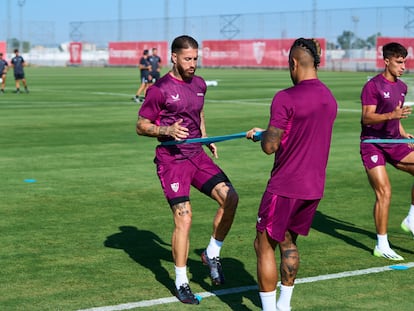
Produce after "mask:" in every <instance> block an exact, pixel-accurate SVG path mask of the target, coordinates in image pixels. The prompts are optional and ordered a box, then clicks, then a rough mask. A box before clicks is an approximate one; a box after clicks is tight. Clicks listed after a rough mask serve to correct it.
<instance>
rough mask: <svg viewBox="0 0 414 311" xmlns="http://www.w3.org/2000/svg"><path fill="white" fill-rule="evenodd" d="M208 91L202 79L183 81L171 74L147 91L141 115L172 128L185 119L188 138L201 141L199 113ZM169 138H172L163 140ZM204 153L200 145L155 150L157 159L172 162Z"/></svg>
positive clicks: (139, 113) (163, 147)
mask: <svg viewBox="0 0 414 311" xmlns="http://www.w3.org/2000/svg"><path fill="white" fill-rule="evenodd" d="M206 91H207V86H206V83H205V81H204V80H203V78H201V77H199V76H194V77H193V78H192V79H191V80H189V81H181V80H178V79H176V78H174V77H173V76H172V75H171V74H169V73H168V74H166V75H164V76H163V77H162V78H161V79H159V80H158V81H157V82H156V83H155V84H154V85H152V86H151V87H150V88H149V89H148V91H147V93H146V96H145V100H144V102H143V104H142V106H141V108H140V110H139V112H138V115H139V116H141V117H144V118H146V119H149V120H150V121H152V122H154V123H155V124H157V125H159V126H169V125H172V124H174V123H175V122H177V121H178V120H179V119H183V122H182V123H181V125H182V126H184V127H186V128H188V130H189V136H188V137H187V138H188V139H190V138H199V137H201V130H200V123H201V118H200V113H201V111H202V110H203V106H204V96H205V94H206ZM168 139H172V138H165V139H164V140H168ZM159 140H160V141H161V139H159ZM201 151H203V148H202V145H201V144H200V143H194V144H179V145H174V146H161V145H160V146H157V149H156V160H157V161H160V162H169V161H172V160H175V159H186V158H190V157H192V156H193V155H195V154H197V153H199V152H201Z"/></svg>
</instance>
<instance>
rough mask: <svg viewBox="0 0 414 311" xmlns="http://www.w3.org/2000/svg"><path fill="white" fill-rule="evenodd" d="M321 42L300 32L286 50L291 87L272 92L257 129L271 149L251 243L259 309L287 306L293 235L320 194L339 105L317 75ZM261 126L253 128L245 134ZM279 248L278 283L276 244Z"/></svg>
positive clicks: (304, 226) (302, 228)
mask: <svg viewBox="0 0 414 311" xmlns="http://www.w3.org/2000/svg"><path fill="white" fill-rule="evenodd" d="M320 51H321V50H320V46H319V42H318V41H317V40H315V39H304V38H299V39H297V40H295V41H294V43H293V45H292V47H291V49H290V53H289V69H290V76H291V80H292V82H293V84H294V86H293V87H290V88H287V89H284V90H281V91H279V92H278V93H276V95H275V96H274V98H273V101H272V104H271V108H270V120H269V123H268V127H267V129H266V130H265V131H264V132H263V133H262V139H261V147H262V150H263V152H264V153H266V154H269V155H270V154H274V155H275V159H274V165H273V168H272V172H271V177H270V179H269V181H268V183H267V187H266V190H265V192H264V194H263V196H262V200H261V203H260V207H259V211H258V216H257V223H256V239H255V241H254V248H255V251H256V257H257V279H258V283H259V295H260V299H261V302H262V308H263V311H275V310H278V311H285V310H286V311H287V310H290V309H291V307H290V302H291V297H292V293H293V288H294V283H295V279H296V275H297V272H298V269H299V250H298V247H297V245H296V240H297V238H298V235H308V233H309V230H310V227H311V224H312V220H313V217H314V215H315V212H316V209H317V207H318V204H319V202H320V200H321V198H322V196H323V192H324V187H325V178H326V166H327V162H328V155H329V150H330V145H331V137H332V128H333V124H334V120H335V118H336V115H337V110H338V105H337V102H336V100H335V98H334V96H333V95H332V93H331V91H330V90H329V89H328V88H327V87H326V86H325V85H324V84H323V83H322V82H321V81H320V80H319V79H318V76H317V68H318V65H319V63H320ZM258 131H263V129H261V128H253V129H251V130H250V131H248V132H247V135H246V137H247V138H248V139H252V140H255V138H254V134H255V133H257V132H258ZM277 246H279V251H280V265H279V268H280V274H281V286H280V297H279V299H278V300H277V301H276V284H277V281H278V272H277V271H278V270H277V266H276V264H277V261H276V258H275V250H276V247H277Z"/></svg>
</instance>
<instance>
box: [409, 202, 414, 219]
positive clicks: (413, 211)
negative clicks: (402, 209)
mask: <svg viewBox="0 0 414 311" xmlns="http://www.w3.org/2000/svg"><path fill="white" fill-rule="evenodd" d="M408 221H409V222H410V223H414V204H411V207H410V211H409V212H408Z"/></svg>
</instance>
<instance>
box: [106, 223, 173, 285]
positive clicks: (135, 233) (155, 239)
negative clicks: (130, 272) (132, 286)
mask: <svg viewBox="0 0 414 311" xmlns="http://www.w3.org/2000/svg"><path fill="white" fill-rule="evenodd" d="M119 230H120V232H118V233H114V234H112V235H110V236H108V237H107V238H106V240H105V242H104V245H105V246H106V247H109V248H115V249H122V250H123V251H124V252H125V253H127V254H128V255H129V257H131V259H133V260H134V261H135V262H137V263H139V264H140V265H142V266H143V267H145V268H147V269H148V270H150V271H152V273H153V274H154V276H155V278H156V280H157V281H158V282H160V283H161V284H162V285H164V286H165V287H167V288H170V287H171V284H172V282H173V280H171V278H170V275H169V273H168V271H167V270H166V269H165V268H164V267H162V265H161V260H166V261H171V250H170V248H171V244H168V243H166V242H164V241H163V240H162V239H161V238H160V237H159V236H158V235H156V234H154V233H153V232H151V231H148V230H139V229H138V228H137V227H134V226H121V227H119ZM164 246H168V249H166V248H165V247H164Z"/></svg>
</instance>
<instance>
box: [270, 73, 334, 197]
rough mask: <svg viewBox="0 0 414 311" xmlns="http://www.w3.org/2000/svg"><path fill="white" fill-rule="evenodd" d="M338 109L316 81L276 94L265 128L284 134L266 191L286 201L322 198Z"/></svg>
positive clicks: (299, 84) (301, 83)
mask: <svg viewBox="0 0 414 311" xmlns="http://www.w3.org/2000/svg"><path fill="white" fill-rule="evenodd" d="M337 110H338V105H337V103H336V100H335V98H334V96H333V95H332V93H331V91H330V90H329V89H328V88H327V87H326V86H325V85H324V84H323V83H322V82H321V81H320V80H318V79H311V80H304V81H301V82H300V83H298V84H297V85H295V86H293V87H291V88H288V89H285V90H282V91H279V92H278V93H277V94H276V95H275V96H274V98H273V101H272V105H271V108H270V121H269V125H271V126H274V127H276V128H279V129H282V130H284V134H283V137H282V140H281V143H280V146H279V149H278V151H277V152H276V154H275V161H274V167H273V170H272V173H271V177H270V180H269V182H268V185H267V191H269V192H271V193H273V194H276V195H280V196H285V197H289V198H296V199H303V200H314V199H320V198H322V197H323V191H324V187H325V177H326V166H327V162H328V156H329V149H330V144H331V137H332V128H333V123H334V121H335V118H336V114H337Z"/></svg>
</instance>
